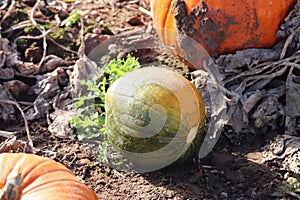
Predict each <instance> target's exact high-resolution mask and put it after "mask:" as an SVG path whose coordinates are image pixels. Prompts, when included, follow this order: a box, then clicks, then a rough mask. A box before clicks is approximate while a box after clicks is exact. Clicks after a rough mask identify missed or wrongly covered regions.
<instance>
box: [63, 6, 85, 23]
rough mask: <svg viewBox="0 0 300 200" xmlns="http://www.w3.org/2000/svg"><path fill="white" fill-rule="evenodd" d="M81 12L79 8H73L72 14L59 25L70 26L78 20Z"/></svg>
mask: <svg viewBox="0 0 300 200" xmlns="http://www.w3.org/2000/svg"><path fill="white" fill-rule="evenodd" d="M81 15H82V12H81V11H80V10H75V11H74V12H72V14H71V15H70V16H69V17H67V18H66V19H65V20H63V21H62V22H61V24H60V25H61V26H72V25H75V24H77V23H78V22H80V17H81Z"/></svg>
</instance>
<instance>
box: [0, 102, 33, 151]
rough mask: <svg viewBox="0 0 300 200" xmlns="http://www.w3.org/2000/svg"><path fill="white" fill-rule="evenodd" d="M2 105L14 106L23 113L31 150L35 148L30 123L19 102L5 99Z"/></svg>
mask: <svg viewBox="0 0 300 200" xmlns="http://www.w3.org/2000/svg"><path fill="white" fill-rule="evenodd" d="M0 103H3V104H10V105H14V106H15V107H17V108H18V110H19V111H20V113H21V115H22V117H23V119H24V124H25V131H26V134H27V138H28V142H29V145H30V147H31V148H33V142H32V139H31V135H30V131H29V125H28V121H27V119H26V116H25V113H24V112H23V110H22V108H21V107H20V105H19V104H18V103H17V102H15V101H12V100H3V99H0Z"/></svg>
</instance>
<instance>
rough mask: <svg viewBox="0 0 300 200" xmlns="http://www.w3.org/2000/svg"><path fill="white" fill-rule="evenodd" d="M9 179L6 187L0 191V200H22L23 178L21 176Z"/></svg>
mask: <svg viewBox="0 0 300 200" xmlns="http://www.w3.org/2000/svg"><path fill="white" fill-rule="evenodd" d="M10 175H11V174H10ZM10 175H9V176H8V178H7V182H6V184H5V186H4V187H3V188H2V189H0V200H20V199H21V194H22V182H23V180H22V177H21V174H17V176H14V177H10Z"/></svg>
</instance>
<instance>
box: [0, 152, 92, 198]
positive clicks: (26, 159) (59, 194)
mask: <svg viewBox="0 0 300 200" xmlns="http://www.w3.org/2000/svg"><path fill="white" fill-rule="evenodd" d="M0 199H1V200H45V199H47V200H58V199H61V200H97V196H96V195H95V193H94V192H93V191H92V190H91V189H90V188H88V187H87V186H86V185H84V184H83V183H81V182H80V181H79V180H78V179H77V178H76V176H75V175H74V174H72V172H71V171H70V170H69V169H67V168H66V167H65V166H64V165H62V164H60V163H57V162H55V161H53V160H51V159H49V158H44V157H40V156H37V155H32V154H22V153H3V154H0Z"/></svg>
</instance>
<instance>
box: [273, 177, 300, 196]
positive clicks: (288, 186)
mask: <svg viewBox="0 0 300 200" xmlns="http://www.w3.org/2000/svg"><path fill="white" fill-rule="evenodd" d="M296 190H300V178H299V177H298V178H295V177H289V178H288V179H287V180H286V181H284V182H283V185H282V186H281V187H280V188H278V191H279V192H281V193H285V192H295V191H296Z"/></svg>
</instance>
